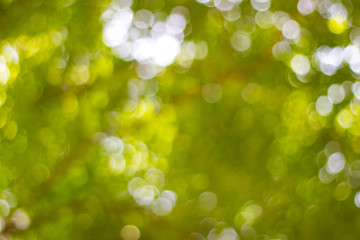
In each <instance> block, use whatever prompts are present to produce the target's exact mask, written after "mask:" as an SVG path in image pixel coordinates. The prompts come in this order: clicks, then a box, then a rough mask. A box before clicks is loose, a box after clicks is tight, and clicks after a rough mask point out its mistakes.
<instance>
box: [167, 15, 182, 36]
mask: <svg viewBox="0 0 360 240" xmlns="http://www.w3.org/2000/svg"><path fill="white" fill-rule="evenodd" d="M185 27H186V19H185V17H184V16H183V15H181V14H177V13H174V14H171V15H170V16H169V17H168V19H167V21H166V31H167V32H168V33H170V34H174V35H176V34H179V33H182V32H183V31H184V29H185Z"/></svg>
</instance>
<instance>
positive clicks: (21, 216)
mask: <svg viewBox="0 0 360 240" xmlns="http://www.w3.org/2000/svg"><path fill="white" fill-rule="evenodd" d="M11 221H12V222H13V223H14V225H15V227H16V228H17V229H21V230H24V229H27V228H28V227H29V226H30V224H31V220H30V217H29V215H28V214H27V213H26V212H25V211H23V210H21V209H16V210H15V212H14V214H13V216H12V218H11Z"/></svg>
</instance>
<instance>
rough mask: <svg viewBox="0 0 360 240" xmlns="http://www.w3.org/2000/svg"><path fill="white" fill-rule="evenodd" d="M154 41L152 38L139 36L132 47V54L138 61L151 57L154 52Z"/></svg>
mask: <svg viewBox="0 0 360 240" xmlns="http://www.w3.org/2000/svg"><path fill="white" fill-rule="evenodd" d="M152 51H153V42H152V39H151V38H139V39H137V40H135V42H134V43H133V47H132V56H133V58H134V59H135V60H137V61H138V62H142V61H145V60H147V59H149V58H150V57H151V56H152V54H153V52H152Z"/></svg>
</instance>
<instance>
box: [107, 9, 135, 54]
mask: <svg viewBox="0 0 360 240" xmlns="http://www.w3.org/2000/svg"><path fill="white" fill-rule="evenodd" d="M132 19H133V12H132V11H131V10H130V9H121V10H119V11H118V12H117V13H116V14H115V15H114V16H113V19H112V20H111V21H109V22H108V23H106V24H105V25H104V32H103V40H104V43H105V44H106V45H107V46H109V47H115V46H117V45H120V44H122V43H123V42H124V41H126V39H127V37H128V31H129V28H130V26H131V23H132Z"/></svg>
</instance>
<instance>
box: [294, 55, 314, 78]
mask: <svg viewBox="0 0 360 240" xmlns="http://www.w3.org/2000/svg"><path fill="white" fill-rule="evenodd" d="M291 68H292V69H293V71H294V72H295V73H296V74H298V75H305V74H307V73H308V72H309V71H310V61H309V59H308V58H307V57H306V56H304V55H300V54H298V55H295V56H294V57H293V58H292V59H291Z"/></svg>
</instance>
